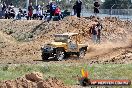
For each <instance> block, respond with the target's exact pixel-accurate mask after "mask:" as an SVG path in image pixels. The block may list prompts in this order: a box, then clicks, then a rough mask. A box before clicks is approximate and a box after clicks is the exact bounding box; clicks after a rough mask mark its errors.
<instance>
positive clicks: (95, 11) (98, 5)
mask: <svg viewBox="0 0 132 88" xmlns="http://www.w3.org/2000/svg"><path fill="white" fill-rule="evenodd" d="M99 7H100V4H99V2H98V1H95V3H94V13H95V16H96V15H97V14H98V13H99Z"/></svg>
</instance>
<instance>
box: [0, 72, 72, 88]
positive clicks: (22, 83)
mask: <svg viewBox="0 0 132 88" xmlns="http://www.w3.org/2000/svg"><path fill="white" fill-rule="evenodd" d="M0 88H70V87H67V86H65V85H64V84H63V83H62V82H61V81H60V80H57V79H56V78H49V79H46V80H43V76H42V74H41V73H38V72H34V73H31V74H26V75H25V76H24V77H21V78H17V79H16V80H7V81H3V82H0Z"/></svg>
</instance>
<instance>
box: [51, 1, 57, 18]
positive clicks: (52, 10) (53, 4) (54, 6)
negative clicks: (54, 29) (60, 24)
mask: <svg viewBox="0 0 132 88" xmlns="http://www.w3.org/2000/svg"><path fill="white" fill-rule="evenodd" d="M55 10H56V3H55V2H51V3H50V20H51V19H52V16H53V15H54V13H55Z"/></svg>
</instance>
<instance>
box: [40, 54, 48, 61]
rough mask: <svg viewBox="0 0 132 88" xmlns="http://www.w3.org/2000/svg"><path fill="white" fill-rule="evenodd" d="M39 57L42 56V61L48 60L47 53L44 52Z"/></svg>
mask: <svg viewBox="0 0 132 88" xmlns="http://www.w3.org/2000/svg"><path fill="white" fill-rule="evenodd" d="M41 57H42V60H43V61H46V60H48V58H49V55H48V54H46V53H43V54H42V56H41Z"/></svg>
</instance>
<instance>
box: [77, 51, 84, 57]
mask: <svg viewBox="0 0 132 88" xmlns="http://www.w3.org/2000/svg"><path fill="white" fill-rule="evenodd" d="M77 56H78V58H84V56H85V50H84V49H80V51H79V52H78V54H77Z"/></svg>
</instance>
